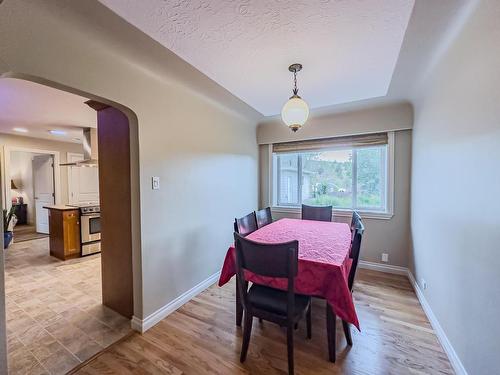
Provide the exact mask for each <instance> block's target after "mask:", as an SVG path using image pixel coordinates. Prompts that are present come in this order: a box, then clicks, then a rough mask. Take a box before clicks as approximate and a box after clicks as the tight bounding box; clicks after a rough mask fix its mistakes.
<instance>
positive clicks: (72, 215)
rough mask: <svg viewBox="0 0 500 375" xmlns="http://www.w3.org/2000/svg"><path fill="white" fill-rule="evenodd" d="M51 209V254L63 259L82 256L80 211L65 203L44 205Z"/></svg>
mask: <svg viewBox="0 0 500 375" xmlns="http://www.w3.org/2000/svg"><path fill="white" fill-rule="evenodd" d="M44 208H46V209H48V210H49V233H50V237H49V247H50V255H52V256H54V257H56V258H59V259H61V260H66V259H71V258H78V257H80V211H79V209H78V208H77V207H71V206H66V205H64V204H50V205H47V206H44Z"/></svg>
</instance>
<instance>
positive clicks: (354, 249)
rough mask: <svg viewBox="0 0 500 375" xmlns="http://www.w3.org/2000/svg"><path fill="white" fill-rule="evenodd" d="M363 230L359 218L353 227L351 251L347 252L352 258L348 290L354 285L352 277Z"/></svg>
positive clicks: (354, 274)
mask: <svg viewBox="0 0 500 375" xmlns="http://www.w3.org/2000/svg"><path fill="white" fill-rule="evenodd" d="M364 231H365V226H364V225H363V222H362V221H361V219H359V221H357V223H356V227H355V229H354V235H353V239H352V243H351V252H350V254H349V256H350V258H351V259H352V264H351V270H350V271H349V279H348V285H349V289H350V290H352V287H353V285H354V277H355V276H356V269H357V268H358V261H359V253H360V249H361V240H362V239H363V233H364Z"/></svg>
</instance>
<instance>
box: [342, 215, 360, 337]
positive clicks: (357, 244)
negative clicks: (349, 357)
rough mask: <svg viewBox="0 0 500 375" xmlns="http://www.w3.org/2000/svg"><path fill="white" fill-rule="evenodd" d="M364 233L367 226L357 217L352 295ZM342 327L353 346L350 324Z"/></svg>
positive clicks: (344, 322) (350, 284)
mask: <svg viewBox="0 0 500 375" xmlns="http://www.w3.org/2000/svg"><path fill="white" fill-rule="evenodd" d="M353 216H354V215H353ZM364 231H365V226H364V224H363V221H362V220H361V217H360V216H359V215H357V218H356V219H355V220H354V232H353V239H352V243H351V251H350V252H349V257H350V258H351V260H352V263H351V269H350V271H349V277H348V284H347V285H348V286H349V290H350V291H351V293H352V287H353V286H354V278H355V276H356V270H357V268H358V261H359V253H360V250H361V240H362V239H363V233H364ZM342 327H343V328H344V334H345V339H346V341H347V344H348V345H352V337H351V327H350V326H349V323H348V322H346V321H345V320H343V321H342Z"/></svg>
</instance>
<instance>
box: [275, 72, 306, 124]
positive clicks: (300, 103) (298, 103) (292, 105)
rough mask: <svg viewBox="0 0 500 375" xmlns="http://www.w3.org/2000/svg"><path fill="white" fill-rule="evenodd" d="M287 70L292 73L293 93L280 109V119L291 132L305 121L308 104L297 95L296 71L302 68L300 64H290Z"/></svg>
mask: <svg viewBox="0 0 500 375" xmlns="http://www.w3.org/2000/svg"><path fill="white" fill-rule="evenodd" d="M288 70H289V71H290V72H292V73H293V95H292V97H291V98H290V99H289V100H288V101H287V102H286V103H285V105H284V106H283V108H282V109H281V119H282V120H283V122H284V123H285V124H286V125H287V126H288V127H289V128H290V129H291V130H292V131H293V132H296V131H297V130H299V129H300V128H301V127H302V126H303V125H304V124H305V123H306V121H307V118H308V117H309V106H308V105H307V103H306V102H305V101H304V100H302V98H301V97H300V96H299V95H298V92H299V89H298V88H297V72H300V71H301V70H302V64H298V63H296V64H292V65H290V66H289V67H288Z"/></svg>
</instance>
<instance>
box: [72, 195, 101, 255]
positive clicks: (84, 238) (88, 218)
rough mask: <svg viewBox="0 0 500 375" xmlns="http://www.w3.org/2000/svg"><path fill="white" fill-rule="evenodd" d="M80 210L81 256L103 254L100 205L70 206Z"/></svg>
mask: <svg viewBox="0 0 500 375" xmlns="http://www.w3.org/2000/svg"><path fill="white" fill-rule="evenodd" d="M70 206H72V207H78V208H79V210H80V231H81V232H80V242H81V255H82V256H85V255H91V254H95V253H99V252H101V209H100V207H99V203H93V202H89V203H84V204H79V205H70Z"/></svg>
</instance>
